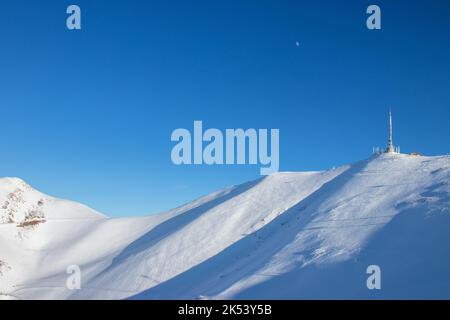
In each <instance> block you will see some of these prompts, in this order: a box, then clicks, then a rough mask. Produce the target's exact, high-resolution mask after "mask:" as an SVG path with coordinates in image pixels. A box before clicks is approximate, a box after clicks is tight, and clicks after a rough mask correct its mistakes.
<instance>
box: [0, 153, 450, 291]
mask: <svg viewBox="0 0 450 320" xmlns="http://www.w3.org/2000/svg"><path fill="white" fill-rule="evenodd" d="M449 181H450V157H449V156H437V157H422V156H414V155H405V154H398V153H384V154H380V155H375V156H373V157H371V158H369V159H367V160H363V161H360V162H357V163H355V164H351V165H346V166H342V167H340V168H337V169H333V170H328V171H320V172H285V173H276V174H273V175H270V176H267V177H265V178H262V179H259V180H256V181H253V182H248V183H245V184H243V185H239V186H235V187H231V188H227V189H224V190H221V191H218V192H215V193H213V194H210V195H208V196H205V197H203V198H200V199H198V200H196V201H193V202H191V203H189V204H186V205H184V206H181V207H179V208H176V209H174V210H171V211H169V212H166V213H162V214H158V215H151V216H148V217H140V218H119V219H107V218H105V217H104V216H102V215H100V214H99V213H97V212H95V211H93V210H91V209H89V208H87V207H85V206H83V205H80V204H77V203H73V202H67V201H63V200H57V199H55V198H52V197H48V196H45V195H43V194H41V193H40V192H38V191H36V190H34V189H32V188H31V187H29V186H28V185H27V184H26V183H24V182H23V181H21V180H17V179H10V178H5V179H0V206H1V209H0V221H1V224H0V294H1V295H0V296H2V297H4V298H18V299H48V298H56V299H83V298H87V299H124V298H131V299H160V298H166V299H167V298H170V299H228V298H244V299H265V298H274V299H277V298H290V299H300V298H306V299H309V298H313V299H314V298H334V299H341V298H363V299H378V298H401V299H406V298H447V299H449V298H450V277H448V274H447V272H448V270H449V269H450V258H449V257H450V182H449ZM70 265H77V266H79V267H80V269H81V289H80V290H69V289H67V287H66V280H67V277H68V274H67V273H66V271H67V267H68V266H70ZM374 265H375V266H377V267H379V269H380V272H381V289H380V290H369V289H368V287H367V278H368V277H369V275H368V274H367V270H368V267H369V266H374Z"/></svg>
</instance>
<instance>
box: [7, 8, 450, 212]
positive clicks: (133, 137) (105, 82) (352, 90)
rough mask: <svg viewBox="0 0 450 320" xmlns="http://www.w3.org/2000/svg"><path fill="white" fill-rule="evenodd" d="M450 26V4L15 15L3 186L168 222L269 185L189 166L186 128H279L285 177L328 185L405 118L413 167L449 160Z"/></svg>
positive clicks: (220, 169) (254, 171)
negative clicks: (183, 207)
mask: <svg viewBox="0 0 450 320" xmlns="http://www.w3.org/2000/svg"><path fill="white" fill-rule="evenodd" d="M69 4H78V5H79V6H80V7H81V10H82V30H81V31H69V30H67V29H66V24H65V20H66V17H67V15H66V13H65V11H66V8H67V6H68V5H69ZM369 4H378V5H379V6H380V7H381V10H382V30H381V31H369V30H368V29H367V28H366V26H365V21H366V17H367V15H366V13H365V11H366V8H367V6H368V5H369ZM449 17H450V2H449V1H446V0H442V1H437V0H435V1H425V0H422V1H370V2H368V1H275V0H274V1H255V0H253V1H247V0H227V1H225V0H224V1H219V0H217V1H210V0H204V1H203V0H202V1H156V0H152V1H132V0H127V1H111V0H109V1H100V0H96V1H72V2H68V1H61V0H53V1H48V0H41V1H22V0H15V1H8V2H6V1H2V4H1V6H0V41H1V42H0V43H1V50H0V108H1V125H0V136H1V150H0V176H18V177H20V178H22V179H24V180H26V181H27V182H28V183H30V184H31V185H32V186H34V187H35V188H37V189H39V190H41V191H43V192H45V193H48V194H50V195H54V196H57V197H62V198H68V199H71V200H75V201H80V202H83V203H85V204H87V205H89V206H91V207H93V208H95V209H97V210H99V211H101V212H103V213H105V214H107V215H110V216H127V215H142V214H149V213H156V212H159V211H163V210H167V209H170V208H173V207H175V206H177V205H180V204H182V203H185V202H188V201H190V200H192V199H194V198H197V197H198V196H201V195H203V194H206V193H209V192H211V191H214V190H217V189H219V188H222V187H225V186H229V185H233V184H238V183H242V182H245V181H247V180H251V179H255V178H258V177H259V166H212V167H208V166H175V165H173V164H172V162H171V160H170V151H171V148H172V147H173V145H174V144H173V143H172V142H171V141H170V134H171V132H172V130H174V129H176V128H182V127H185V128H192V125H193V121H194V120H202V121H203V123H204V126H205V127H214V128H219V129H225V128H239V127H242V128H279V129H280V148H281V150H280V170H282V171H303V170H321V169H327V168H330V167H332V166H334V165H335V166H337V165H341V164H344V163H349V162H354V161H357V160H359V159H362V158H366V157H368V156H369V155H370V153H371V150H372V146H385V144H386V142H387V112H388V108H389V107H391V108H392V110H393V112H394V125H395V132H394V134H395V137H394V139H395V143H396V144H399V145H400V146H401V147H402V151H405V152H411V151H420V152H422V153H424V154H427V155H438V154H446V153H448V152H449V141H450V125H449V118H450V58H449V57H450V41H449V39H450V19H449ZM297 41H298V42H299V43H300V45H299V46H296V42H297Z"/></svg>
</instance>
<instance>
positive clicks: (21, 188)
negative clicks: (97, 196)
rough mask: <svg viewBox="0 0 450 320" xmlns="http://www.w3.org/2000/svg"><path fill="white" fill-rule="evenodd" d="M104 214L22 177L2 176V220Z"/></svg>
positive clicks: (36, 221) (27, 222)
mask: <svg viewBox="0 0 450 320" xmlns="http://www.w3.org/2000/svg"><path fill="white" fill-rule="evenodd" d="M101 217H103V215H101V214H100V213H98V212H96V211H94V210H92V209H90V208H88V207H86V206H84V205H81V204H78V203H76V202H72V201H66V200H59V199H56V198H53V197H50V196H47V195H45V194H43V193H41V192H39V191H37V190H36V189H34V188H32V187H31V186H30V185H29V184H27V183H26V182H25V181H23V180H22V179H20V178H2V179H0V224H8V223H11V224H16V225H17V226H20V227H26V226H32V225H36V224H40V223H44V222H45V221H47V220H49V219H77V218H78V219H82V218H91V219H92V218H101Z"/></svg>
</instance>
